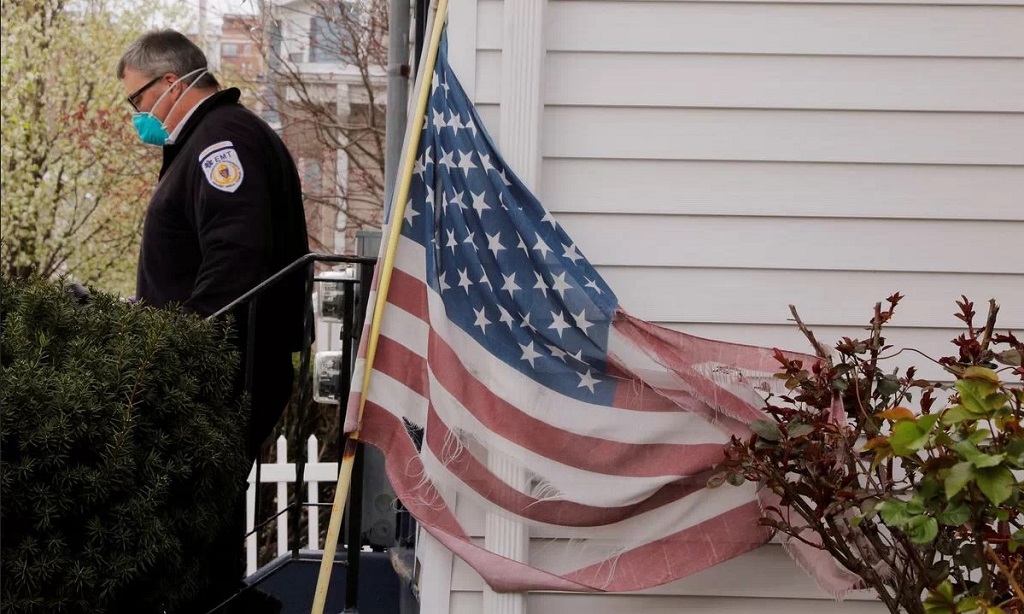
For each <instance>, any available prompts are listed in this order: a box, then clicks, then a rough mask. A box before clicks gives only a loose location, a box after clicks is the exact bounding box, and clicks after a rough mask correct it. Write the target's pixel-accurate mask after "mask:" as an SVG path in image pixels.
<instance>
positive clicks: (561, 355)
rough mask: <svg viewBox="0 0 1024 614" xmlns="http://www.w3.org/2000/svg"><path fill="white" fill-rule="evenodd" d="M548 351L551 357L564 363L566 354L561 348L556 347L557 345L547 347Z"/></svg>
mask: <svg viewBox="0 0 1024 614" xmlns="http://www.w3.org/2000/svg"><path fill="white" fill-rule="evenodd" d="M548 349H549V350H551V355H552V356H554V357H555V358H557V359H559V360H561V361H562V362H565V356H566V353H565V351H563V350H562V348H560V347H558V346H557V345H549V346H548Z"/></svg>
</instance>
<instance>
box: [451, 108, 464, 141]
mask: <svg viewBox="0 0 1024 614" xmlns="http://www.w3.org/2000/svg"><path fill="white" fill-rule="evenodd" d="M448 127H449V128H451V129H452V134H454V135H455V136H458V135H459V129H460V128H465V126H464V125H462V115H460V114H458V113H452V118H451V119H449V120H448Z"/></svg>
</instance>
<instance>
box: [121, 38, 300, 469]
mask: <svg viewBox="0 0 1024 614" xmlns="http://www.w3.org/2000/svg"><path fill="white" fill-rule="evenodd" d="M117 77H118V79H120V80H121V82H122V84H123V86H124V89H125V93H126V94H127V96H128V103H129V104H130V105H131V106H132V107H133V108H134V109H135V111H136V112H135V115H134V116H133V123H134V124H135V126H136V128H137V130H138V133H139V136H140V138H141V139H142V140H143V141H144V142H146V143H148V144H151V145H157V146H161V147H163V166H162V168H161V169H160V177H159V182H158V183H157V186H156V189H155V191H154V192H153V196H152V198H151V199H150V202H149V207H148V209H147V211H146V219H145V223H144V225H143V231H142V251H141V253H140V255H139V266H138V277H137V297H138V299H139V300H141V301H143V302H144V303H145V304H147V305H150V306H154V307H164V306H166V305H168V304H170V303H176V304H180V305H182V306H183V308H184V309H186V310H188V311H192V312H195V313H197V314H199V315H201V316H208V315H211V314H213V313H214V312H216V311H217V310H219V309H221V308H222V307H224V306H225V305H227V304H228V303H230V302H231V301H233V300H234V299H236V298H238V297H239V296H241V295H242V294H244V293H245V292H246V291H248V290H250V289H252V288H253V287H254V286H256V285H257V284H259V283H260V282H261V281H263V280H265V279H266V278H267V277H269V276H271V275H273V274H274V273H276V272H277V271H279V270H280V269H282V268H284V267H285V266H287V265H288V264H289V263H291V262H292V261H294V260H295V259H296V258H299V257H300V256H302V255H304V254H306V253H307V252H308V251H309V246H308V240H307V235H306V220H305V215H304V212H303V208H302V196H301V194H302V192H301V187H300V184H299V177H298V173H297V172H296V170H295V163H294V162H293V161H292V157H291V155H290V154H289V153H288V150H287V149H286V148H285V145H284V143H283V142H282V141H281V139H280V138H279V137H278V136H277V134H276V133H275V132H274V131H273V129H271V128H270V126H268V125H267V124H266V122H264V121H263V120H262V119H260V118H259V117H257V116H256V115H255V114H253V113H252V112H250V111H249V110H247V109H246V108H245V107H243V106H241V105H240V104H238V98H239V94H240V93H239V91H238V90H237V89H235V88H231V89H226V90H221V89H220V88H219V85H218V83H217V81H216V79H214V77H213V75H211V74H210V73H209V72H208V70H207V64H206V57H205V56H204V54H203V52H202V51H201V50H200V49H199V48H198V47H197V46H196V45H195V44H193V43H192V41H190V40H188V39H187V38H186V37H185V36H183V35H182V34H180V33H178V32H175V31H172V30H165V31H159V32H150V33H148V34H145V35H143V36H142V37H140V38H139V39H138V40H136V41H135V42H133V43H132V44H131V46H129V47H128V49H127V51H125V53H124V56H123V57H122V58H121V60H120V61H119V62H118V65H117ZM303 292H304V278H303V275H302V274H298V275H292V276H290V277H289V279H287V280H285V281H284V282H283V283H280V284H278V285H276V286H274V287H273V288H272V289H271V290H269V291H268V292H267V293H266V294H265V295H264V296H263V298H261V299H260V300H259V302H258V304H257V315H256V320H257V321H256V340H255V353H254V362H255V365H254V367H255V369H254V374H253V378H252V381H253V384H254V389H253V391H252V393H253V394H252V424H251V428H250V435H249V442H248V443H249V445H248V449H249V454H250V456H251V457H253V458H254V457H255V455H256V452H257V450H258V447H259V445H260V444H261V443H262V441H263V440H264V439H265V438H266V436H267V435H268V434H269V433H270V431H271V430H272V429H273V427H274V424H275V423H276V422H277V419H278V417H279V416H280V414H281V412H282V410H283V409H284V406H285V404H286V403H287V401H288V397H289V395H290V394H291V389H292V378H293V372H292V362H291V353H292V352H293V351H298V350H299V349H301V348H299V344H300V343H301V333H302V314H303V307H304V302H305V297H304V296H303ZM236 316H237V318H238V320H237V327H238V344H239V349H240V350H241V351H242V352H243V360H242V363H241V364H242V365H243V367H244V365H245V364H246V362H245V355H244V354H245V353H246V352H247V351H248V348H247V347H246V343H245V333H246V326H247V316H248V310H247V309H245V308H242V309H239V310H238V313H237V314H236ZM243 380H244V374H240V376H239V384H241V382H242V381H243Z"/></svg>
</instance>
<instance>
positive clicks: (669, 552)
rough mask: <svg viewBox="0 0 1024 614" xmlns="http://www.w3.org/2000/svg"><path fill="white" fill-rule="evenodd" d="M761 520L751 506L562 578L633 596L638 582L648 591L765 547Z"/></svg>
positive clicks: (764, 534)
mask: <svg viewBox="0 0 1024 614" xmlns="http://www.w3.org/2000/svg"><path fill="white" fill-rule="evenodd" d="M760 516H761V508H760V506H758V504H757V503H756V502H755V501H751V502H749V503H746V504H744V505H741V506H739V507H735V508H733V509H731V510H728V511H726V512H724V513H722V514H719V515H717V516H714V517H712V518H710V519H708V520H705V521H704V522H701V523H699V524H696V525H694V526H691V527H687V528H686V529H683V530H681V531H678V532H676V533H674V534H672V535H669V536H667V537H663V538H661V539H658V540H655V541H652V542H650V543H647V544H644V545H643V546H640V547H638V548H634V549H632V550H629V551H627V552H624V553H622V554H621V555H619V556H617V557H615V558H614V559H611V560H609V561H603V562H601V563H597V564H594V565H591V566H589V567H586V568H583V569H580V570H577V571H574V572H572V573H569V574H566V575H565V577H566V578H567V579H569V580H572V581H574V582H579V583H580V584H584V585H587V586H596V587H599V588H600V589H601V590H604V591H630V590H636V586H637V584H638V579H639V578H643V583H644V584H648V583H649V584H650V585H657V584H663V583H665V582H671V581H672V580H678V579H680V578H685V577H686V576H688V575H690V574H692V573H695V572H698V571H701V570H703V569H705V568H707V567H710V566H711V565H714V564H715V563H720V562H722V561H725V560H728V559H731V558H733V557H735V556H738V555H740V554H743V553H744V552H748V551H750V550H752V549H753V548H756V547H757V546H760V545H761V544H763V543H764V542H765V541H767V540H768V538H769V537H770V534H769V533H768V531H767V530H766V529H764V528H763V527H759V526H758V524H757V521H758V519H759V518H760ZM652 561H657V562H658V564H657V565H652V564H651V562H652Z"/></svg>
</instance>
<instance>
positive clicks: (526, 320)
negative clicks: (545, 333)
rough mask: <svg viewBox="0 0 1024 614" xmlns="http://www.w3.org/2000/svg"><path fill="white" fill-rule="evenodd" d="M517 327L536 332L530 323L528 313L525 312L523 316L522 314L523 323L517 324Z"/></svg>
mask: <svg viewBox="0 0 1024 614" xmlns="http://www.w3.org/2000/svg"><path fill="white" fill-rule="evenodd" d="M519 326H520V327H522V328H525V329H527V330H529V329H531V328H532V329H534V330H537V329H536V328H534V326H533V323H532V322H530V312H526V313H525V314H523V321H522V322H520V323H519Z"/></svg>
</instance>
